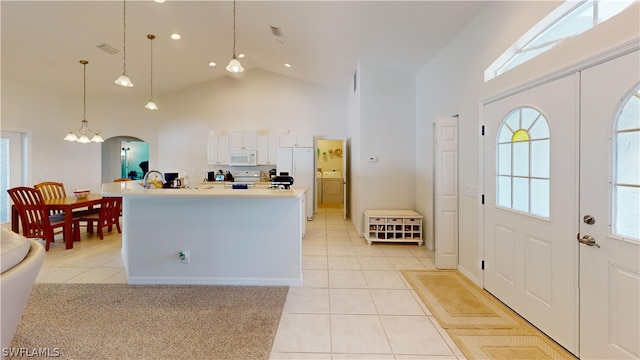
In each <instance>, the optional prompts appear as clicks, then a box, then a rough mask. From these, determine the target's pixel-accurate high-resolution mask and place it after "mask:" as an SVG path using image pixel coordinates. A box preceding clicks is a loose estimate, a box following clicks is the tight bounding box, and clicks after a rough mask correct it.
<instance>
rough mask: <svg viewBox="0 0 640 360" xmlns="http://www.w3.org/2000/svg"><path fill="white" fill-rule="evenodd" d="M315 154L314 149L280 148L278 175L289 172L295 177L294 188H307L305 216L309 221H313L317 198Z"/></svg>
mask: <svg viewBox="0 0 640 360" xmlns="http://www.w3.org/2000/svg"><path fill="white" fill-rule="evenodd" d="M314 155H315V152H314V151H313V148H300V147H293V148H291V147H281V148H278V164H277V166H276V171H277V174H278V175H280V173H283V172H287V173H289V176H291V177H293V187H306V188H308V189H309V191H307V196H306V198H305V214H306V217H307V220H312V219H313V207H314V206H313V204H314V196H315V181H316V180H315V174H316V164H315V156H314Z"/></svg>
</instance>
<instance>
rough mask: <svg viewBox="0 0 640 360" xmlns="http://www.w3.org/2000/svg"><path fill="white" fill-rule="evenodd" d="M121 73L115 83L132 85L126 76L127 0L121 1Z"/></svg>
mask: <svg viewBox="0 0 640 360" xmlns="http://www.w3.org/2000/svg"><path fill="white" fill-rule="evenodd" d="M122 33H123V36H122V75H120V77H118V78H117V79H116V81H115V83H116V84H118V85H120V86H125V87H133V83H132V82H131V80H129V77H128V76H127V1H126V0H123V1H122Z"/></svg>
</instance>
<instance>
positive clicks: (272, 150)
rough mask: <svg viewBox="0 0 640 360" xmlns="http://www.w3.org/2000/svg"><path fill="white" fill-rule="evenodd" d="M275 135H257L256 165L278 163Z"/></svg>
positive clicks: (276, 138) (277, 144)
mask: <svg viewBox="0 0 640 360" xmlns="http://www.w3.org/2000/svg"><path fill="white" fill-rule="evenodd" d="M279 141H280V140H279V138H278V136H277V135H258V165H276V164H277V163H278V147H280V142H279Z"/></svg>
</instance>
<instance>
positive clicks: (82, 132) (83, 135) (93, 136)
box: [64, 60, 104, 144]
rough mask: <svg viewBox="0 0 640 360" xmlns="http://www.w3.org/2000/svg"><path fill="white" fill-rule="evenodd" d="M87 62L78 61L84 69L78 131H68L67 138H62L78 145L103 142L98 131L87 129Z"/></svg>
mask: <svg viewBox="0 0 640 360" xmlns="http://www.w3.org/2000/svg"><path fill="white" fill-rule="evenodd" d="M88 63H89V62H88V61H87V60H80V64H82V66H83V67H84V70H83V78H84V80H83V87H84V91H83V95H82V102H83V105H82V122H81V123H80V129H78V131H76V132H73V131H69V133H68V134H67V136H65V137H64V139H65V140H67V141H77V142H79V143H83V144H86V143H88V142H103V141H104V140H102V137H101V136H100V131H91V129H89V122H88V121H87V64H88Z"/></svg>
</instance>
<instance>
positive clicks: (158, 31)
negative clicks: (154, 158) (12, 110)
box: [0, 0, 487, 95]
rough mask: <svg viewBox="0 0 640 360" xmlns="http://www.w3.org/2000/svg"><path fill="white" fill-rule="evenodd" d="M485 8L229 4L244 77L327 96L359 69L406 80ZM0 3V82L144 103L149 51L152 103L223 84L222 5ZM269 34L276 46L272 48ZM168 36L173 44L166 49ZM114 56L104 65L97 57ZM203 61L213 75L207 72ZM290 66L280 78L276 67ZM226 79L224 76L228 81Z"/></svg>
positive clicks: (464, 4)
mask: <svg viewBox="0 0 640 360" xmlns="http://www.w3.org/2000/svg"><path fill="white" fill-rule="evenodd" d="M486 3H487V2H485V1H238V2H237V3H236V8H237V9H236V11H237V15H236V27H237V30H236V36H237V45H236V48H237V52H238V53H244V54H246V58H244V59H241V62H242V64H243V66H244V67H245V73H243V74H240V75H239V76H240V77H243V76H251V75H250V74H251V70H252V69H256V68H260V69H264V70H266V71H270V72H273V73H277V74H281V75H284V76H288V77H292V78H295V79H299V80H303V81H307V82H311V83H314V84H318V85H320V86H327V87H331V88H337V89H339V88H345V89H346V88H347V87H348V86H349V84H350V82H351V80H352V76H353V72H354V70H355V68H356V65H357V63H358V61H360V60H363V59H366V60H367V61H373V62H375V63H379V64H381V65H384V66H388V67H391V68H395V69H398V70H401V71H405V72H408V73H412V74H415V73H417V72H418V71H419V70H420V69H421V68H422V67H424V66H425V64H427V63H428V62H429V60H430V59H431V58H432V57H433V56H434V55H435V54H437V53H438V51H440V49H442V48H443V47H444V46H446V44H447V43H448V42H450V41H451V39H453V38H454V37H455V35H456V34H457V33H458V32H459V31H460V30H461V29H462V28H463V27H464V26H465V25H466V24H467V23H468V22H469V21H470V20H471V19H472V18H473V16H475V15H476V14H477V13H478V12H479V11H480V10H481V9H482V8H483V6H485V4H486ZM123 4H124V3H123V2H122V1H1V2H0V6H1V8H0V10H1V16H2V18H1V23H0V24H1V33H2V42H1V51H2V59H1V60H2V62H1V70H2V78H3V79H11V80H17V81H21V82H24V83H28V84H31V85H33V86H37V87H42V88H45V89H49V90H54V91H60V92H69V93H79V92H81V91H82V65H81V64H80V63H79V60H80V59H87V60H88V61H89V64H88V65H87V92H88V93H103V94H125V93H133V94H140V95H142V94H148V93H149V86H150V44H149V40H148V39H147V34H154V35H156V39H155V40H153V53H154V54H153V73H154V75H153V87H154V94H163V93H167V92H171V91H175V90H179V89H182V88H186V87H190V86H194V85H198V84H201V83H205V82H208V81H211V80H213V79H216V78H220V77H223V76H231V75H230V74H229V73H228V72H227V71H226V70H225V66H226V65H227V63H228V62H229V60H230V58H231V56H232V47H233V3H232V2H231V1H182V0H167V1H166V2H165V3H162V4H159V3H155V2H154V1H152V0H144V1H127V2H126V64H127V73H128V75H129V77H130V78H131V80H132V82H133V83H134V84H135V87H133V88H122V87H120V86H117V85H116V84H114V80H115V79H116V78H117V77H118V76H119V75H120V74H121V73H122V70H123V56H122V55H123V53H122V48H123V38H124V32H123ZM271 27H277V28H278V29H279V30H280V32H281V36H279V37H278V36H275V35H274V34H273V32H272V29H271ZM172 33H179V34H180V35H181V36H182V39H180V40H172V39H170V35H171V34H172ZM100 44H108V45H110V46H112V47H113V48H115V49H117V50H119V52H118V53H116V54H108V53H106V52H104V51H102V50H100V49H99V48H98V47H96V46H97V45H100ZM211 61H214V62H216V63H217V66H215V67H210V66H208V64H209V63H210V62H211ZM285 62H287V63H290V64H291V66H292V67H291V68H287V67H285V66H284V65H283V64H284V63H285ZM234 76H236V75H234Z"/></svg>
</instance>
